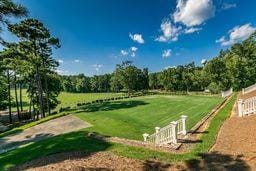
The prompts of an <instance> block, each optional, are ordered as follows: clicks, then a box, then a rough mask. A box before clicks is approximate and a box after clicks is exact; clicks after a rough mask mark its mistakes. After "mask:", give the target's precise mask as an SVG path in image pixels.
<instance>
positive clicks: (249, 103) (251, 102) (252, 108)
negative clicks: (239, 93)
mask: <svg viewBox="0 0 256 171" xmlns="http://www.w3.org/2000/svg"><path fill="white" fill-rule="evenodd" d="M251 114H256V97H252V98H249V99H246V100H242V99H239V100H238V116H239V117H242V116H245V115H251Z"/></svg>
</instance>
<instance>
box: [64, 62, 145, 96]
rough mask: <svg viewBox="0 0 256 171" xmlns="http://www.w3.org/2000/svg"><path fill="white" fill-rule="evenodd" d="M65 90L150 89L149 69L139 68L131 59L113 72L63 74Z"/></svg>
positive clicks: (113, 90)
mask: <svg viewBox="0 0 256 171" xmlns="http://www.w3.org/2000/svg"><path fill="white" fill-rule="evenodd" d="M61 87H62V90H63V91H66V92H73V93H88V92H120V91H127V92H128V93H131V92H132V91H140V90H147V89H148V69H147V68H144V69H139V68H137V67H136V66H134V65H133V64H132V62H131V61H125V62H123V63H122V64H118V65H117V66H116V70H115V71H114V72H113V73H111V74H104V75H94V76H92V77H87V76H85V75H84V74H79V75H71V76H61Z"/></svg>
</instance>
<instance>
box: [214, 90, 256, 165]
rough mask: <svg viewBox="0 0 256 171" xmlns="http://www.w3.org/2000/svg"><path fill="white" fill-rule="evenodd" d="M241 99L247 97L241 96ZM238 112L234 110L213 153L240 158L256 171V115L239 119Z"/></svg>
mask: <svg viewBox="0 0 256 171" xmlns="http://www.w3.org/2000/svg"><path fill="white" fill-rule="evenodd" d="M252 94H253V95H255V94H256V93H255V92H252ZM252 94H247V95H246V97H251V96H252ZM239 98H245V96H241V95H239ZM234 109H236V106H234ZM236 111H237V110H233V111H232V115H231V117H230V118H228V119H227V120H226V121H225V122H224V124H223V125H222V127H221V129H220V132H219V134H218V138H217V140H216V143H215V145H214V146H213V148H212V149H211V152H217V153H220V154H224V155H231V156H233V157H238V158H240V159H241V160H244V161H245V162H246V163H247V164H248V165H249V166H250V167H251V169H252V170H256V136H255V135H256V115H251V116H245V117H238V116H237V113H236Z"/></svg>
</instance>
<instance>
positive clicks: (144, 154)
mask: <svg viewBox="0 0 256 171" xmlns="http://www.w3.org/2000/svg"><path fill="white" fill-rule="evenodd" d="M185 97H187V96H185ZM192 98H193V97H192ZM202 98H203V97H202ZM138 99H139V98H138ZM206 99H207V97H205V100H206ZM201 100H202V99H201ZM235 100H236V96H235V95H234V96H233V97H232V99H231V100H230V101H229V102H228V103H227V105H226V106H225V107H224V108H222V109H221V110H220V111H219V112H218V114H217V115H216V116H215V117H214V118H213V120H212V121H211V123H210V125H209V127H208V128H207V130H206V134H204V135H203V136H202V137H201V140H202V142H201V143H199V144H197V145H196V147H195V148H194V149H193V150H192V151H191V152H189V153H184V154H170V153H164V152H158V151H153V150H149V149H145V148H141V147H132V146H126V145H122V144H117V143H108V142H104V141H99V140H95V139H90V138H87V137H86V136H85V135H86V134H87V131H85V130H81V131H77V132H72V133H68V134H64V135H60V136H56V137H52V138H49V139H46V140H42V141H39V142H35V143H32V144H29V145H27V146H25V147H21V148H18V149H16V150H13V151H10V152H7V153H4V154H1V155H0V163H1V164H0V170H6V169H8V168H10V167H12V166H15V165H17V164H21V163H24V162H26V161H31V160H33V159H35V158H38V157H43V156H47V155H51V154H55V153H60V152H69V151H86V152H89V153H90V152H98V151H110V152H113V153H115V154H118V155H121V156H125V157H129V158H136V159H143V160H152V159H153V160H159V161H164V162H176V161H194V162H197V161H198V159H200V156H201V154H202V153H205V152H207V151H208V150H209V149H210V148H211V146H212V145H213V144H214V142H215V138H216V136H217V133H218V130H219V128H220V126H221V124H222V123H223V121H224V120H225V119H226V118H227V117H228V116H229V114H230V111H231V109H232V107H233V104H234V103H235ZM158 109H159V108H158ZM154 110H155V111H156V110H157V109H154Z"/></svg>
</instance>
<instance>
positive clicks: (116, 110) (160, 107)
mask: <svg viewBox="0 0 256 171" xmlns="http://www.w3.org/2000/svg"><path fill="white" fill-rule="evenodd" d="M221 101H222V98H220V97H209V96H166V95H162V96H160V95H159V96H146V97H138V98H132V99H128V100H122V101H117V102H110V103H103V104H98V105H93V106H92V105H91V106H90V107H89V109H88V108H87V110H90V111H91V112H83V111H80V112H79V113H77V114H76V116H78V117H79V118H81V119H83V120H85V121H88V122H89V123H91V124H92V125H93V127H91V128H89V129H88V130H89V131H95V132H99V133H101V134H105V135H110V136H117V137H123V138H129V139H137V140H142V134H143V133H145V132H147V133H153V132H154V131H155V130H154V128H155V127H156V126H160V127H162V126H165V125H166V124H168V123H169V122H171V121H174V120H177V119H179V118H180V116H181V115H183V114H185V115H187V116H188V119H187V121H188V122H187V126H188V128H189V129H190V128H191V127H192V126H194V125H195V124H196V123H197V122H198V121H199V120H200V119H201V118H202V117H203V116H205V114H207V113H208V112H210V111H211V110H212V109H213V108H214V106H216V105H217V104H218V103H220V102H221ZM85 110H86V109H85Z"/></svg>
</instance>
